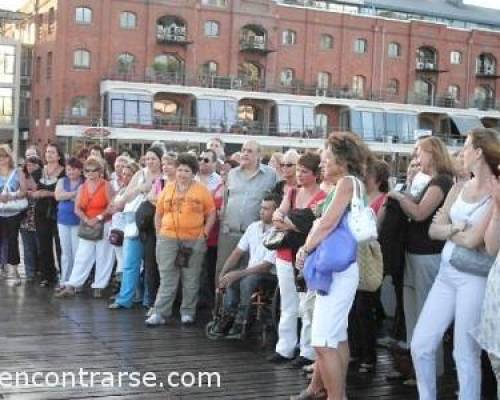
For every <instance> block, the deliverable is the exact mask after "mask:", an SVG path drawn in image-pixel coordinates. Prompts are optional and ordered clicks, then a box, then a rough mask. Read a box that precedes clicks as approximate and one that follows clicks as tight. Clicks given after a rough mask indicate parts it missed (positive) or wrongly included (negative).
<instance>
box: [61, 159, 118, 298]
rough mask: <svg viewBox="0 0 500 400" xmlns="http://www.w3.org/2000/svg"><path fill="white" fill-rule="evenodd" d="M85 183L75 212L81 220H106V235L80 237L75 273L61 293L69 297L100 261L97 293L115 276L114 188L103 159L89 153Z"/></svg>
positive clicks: (94, 286)
mask: <svg viewBox="0 0 500 400" xmlns="http://www.w3.org/2000/svg"><path fill="white" fill-rule="evenodd" d="M84 173H85V177H86V181H85V183H84V184H83V185H82V186H80V189H79V191H78V194H77V196H76V199H75V214H76V215H78V217H80V220H81V221H82V222H84V223H86V224H88V225H90V226H96V225H97V224H101V223H102V224H104V229H103V236H102V238H101V239H99V240H87V239H83V238H81V237H80V240H79V242H78V249H77V251H76V255H75V262H74V266H73V271H72V272H71V277H70V278H69V281H68V282H65V283H64V287H63V289H62V290H61V291H60V292H59V293H58V294H56V296H57V297H67V296H72V295H74V294H75V288H79V287H81V286H82V285H83V284H84V283H85V281H86V280H87V278H88V276H89V274H90V271H91V270H92V266H93V265H94V263H95V265H96V268H95V277H94V283H93V284H92V288H93V289H94V297H101V291H102V289H104V288H105V287H106V286H107V284H108V281H109V278H110V276H111V271H112V270H113V264H114V262H115V253H114V252H113V248H112V247H111V244H110V243H109V241H108V231H109V226H110V219H111V215H110V212H109V208H110V204H111V200H112V189H111V185H110V183H109V182H108V181H106V180H105V179H104V178H103V175H104V166H103V163H102V161H101V160H99V159H97V158H95V157H89V158H88V159H87V161H85V164H84Z"/></svg>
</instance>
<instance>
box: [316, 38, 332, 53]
mask: <svg viewBox="0 0 500 400" xmlns="http://www.w3.org/2000/svg"><path fill="white" fill-rule="evenodd" d="M319 47H320V49H321V50H328V49H333V36H331V35H327V34H323V35H321V38H320V41H319Z"/></svg>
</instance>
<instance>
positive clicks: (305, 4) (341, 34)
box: [23, 0, 500, 149]
mask: <svg viewBox="0 0 500 400" xmlns="http://www.w3.org/2000/svg"><path fill="white" fill-rule="evenodd" d="M364 3H366V4H364ZM23 11H25V12H29V13H31V15H33V19H34V21H35V23H36V27H37V32H36V42H35V48H34V55H33V60H34V61H33V62H34V68H33V89H32V90H33V93H32V107H33V115H32V125H31V126H32V134H33V137H32V140H33V141H35V142H37V143H40V144H43V143H46V142H47V141H49V140H52V139H53V138H54V135H56V134H57V137H58V139H59V140H60V141H62V142H64V143H65V144H66V146H68V149H69V147H73V146H74V145H75V144H76V143H77V142H82V141H86V140H88V139H89V137H90V136H96V135H102V134H105V135H109V136H107V138H106V142H109V143H110V144H113V145H133V144H134V143H135V145H137V144H140V143H147V142H150V141H152V140H158V139H162V140H172V141H191V142H200V141H203V140H204V139H203V138H204V137H209V136H210V135H201V133H210V134H211V135H213V134H214V133H216V134H223V135H224V136H225V137H226V140H227V141H228V142H232V143H241V141H242V140H244V138H245V137H247V136H249V135H251V136H261V135H263V136H261V138H260V140H261V141H264V142H265V143H266V144H267V145H269V146H278V147H280V146H284V145H287V144H290V145H295V146H302V147H306V146H309V145H312V144H313V143H314V145H316V144H318V145H319V143H320V142H321V139H322V138H323V137H324V135H325V133H326V132H327V131H329V130H332V129H339V128H343V129H352V130H354V131H355V132H357V133H359V134H360V135H362V136H363V137H364V138H365V140H367V141H369V142H373V143H374V145H376V143H377V142H378V143H385V142H387V141H389V142H395V143H397V146H404V144H405V143H407V144H411V143H412V141H413V139H414V135H415V132H416V130H418V129H424V130H426V131H429V130H431V131H432V132H433V133H434V134H440V135H443V136H446V137H447V138H449V139H451V140H454V141H453V142H452V143H456V140H457V139H459V138H460V135H461V134H464V133H465V131H466V129H467V128H470V127H472V126H480V125H486V126H491V127H497V126H500V122H499V121H500V112H498V111H497V110H496V106H497V99H499V98H500V93H499V90H498V89H499V88H498V75H497V60H499V59H500V22H499V21H500V11H495V10H487V9H483V8H479V7H471V6H465V5H463V4H461V2H460V1H457V0H433V1H415V0H404V1H403V0H400V1H390V0H373V1H372V0H370V1H363V0H346V1H342V2H341V1H309V0H305V1H304V0H303V1H290V0H288V1H272V0H163V1H161V0H155V1H145V0H135V1H132V0H37V1H31V2H29V3H28V4H27V5H26V7H24V9H23ZM102 126H104V127H105V128H102ZM89 127H90V128H89ZM200 138H201V139H200ZM284 138H286V139H284ZM307 139H309V140H307ZM405 148H409V147H408V146H407V147H405ZM401 149H403V147H401Z"/></svg>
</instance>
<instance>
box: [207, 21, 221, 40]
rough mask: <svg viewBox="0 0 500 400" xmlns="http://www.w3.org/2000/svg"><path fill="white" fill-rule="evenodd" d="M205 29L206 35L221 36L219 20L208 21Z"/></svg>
mask: <svg viewBox="0 0 500 400" xmlns="http://www.w3.org/2000/svg"><path fill="white" fill-rule="evenodd" d="M204 31H205V36H208V37H217V36H219V23H218V22H217V21H206V22H205V29H204Z"/></svg>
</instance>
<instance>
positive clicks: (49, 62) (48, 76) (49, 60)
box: [45, 51, 52, 80]
mask: <svg viewBox="0 0 500 400" xmlns="http://www.w3.org/2000/svg"><path fill="white" fill-rule="evenodd" d="M45 78H46V79H47V80H49V79H51V78H52V52H51V51H49V52H48V53H47V69H46V71H45Z"/></svg>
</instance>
